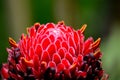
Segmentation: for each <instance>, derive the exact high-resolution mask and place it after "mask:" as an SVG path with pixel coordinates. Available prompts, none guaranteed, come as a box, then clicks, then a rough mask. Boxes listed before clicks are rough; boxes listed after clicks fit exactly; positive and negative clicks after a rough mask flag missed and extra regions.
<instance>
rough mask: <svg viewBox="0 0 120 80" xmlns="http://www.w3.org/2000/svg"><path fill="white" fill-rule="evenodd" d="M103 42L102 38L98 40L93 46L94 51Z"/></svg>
mask: <svg viewBox="0 0 120 80" xmlns="http://www.w3.org/2000/svg"><path fill="white" fill-rule="evenodd" d="M100 42H101V38H98V39H97V40H96V41H95V42H94V43H93V44H92V48H93V49H97V48H98V47H99V45H100Z"/></svg>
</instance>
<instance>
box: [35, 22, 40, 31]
mask: <svg viewBox="0 0 120 80" xmlns="http://www.w3.org/2000/svg"><path fill="white" fill-rule="evenodd" d="M34 27H35V29H36V30H37V29H38V28H39V27H40V23H39V22H37V23H35V24H34Z"/></svg>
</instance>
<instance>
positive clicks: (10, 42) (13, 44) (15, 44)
mask: <svg viewBox="0 0 120 80" xmlns="http://www.w3.org/2000/svg"><path fill="white" fill-rule="evenodd" d="M9 44H10V46H11V47H17V46H18V44H17V43H16V42H15V41H14V40H13V39H12V38H11V37H9Z"/></svg>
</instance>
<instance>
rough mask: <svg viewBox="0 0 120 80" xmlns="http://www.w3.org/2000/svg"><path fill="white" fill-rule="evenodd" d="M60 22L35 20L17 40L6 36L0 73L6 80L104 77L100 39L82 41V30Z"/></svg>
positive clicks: (80, 79) (85, 79)
mask: <svg viewBox="0 0 120 80" xmlns="http://www.w3.org/2000/svg"><path fill="white" fill-rule="evenodd" d="M85 28H86V25H83V26H82V28H81V29H79V30H74V29H73V28H71V27H69V26H66V25H65V24H64V23H63V22H59V23H58V24H54V23H47V24H46V25H44V24H42V25H41V24H39V23H36V24H34V26H32V27H31V28H28V29H27V31H28V34H27V35H24V34H22V36H21V39H20V40H19V42H18V43H16V42H15V41H14V40H13V39H12V38H9V43H10V46H11V48H10V49H8V48H7V51H8V53H9V54H8V62H7V63H5V64H3V67H2V69H1V74H2V78H3V79H7V80H100V79H102V80H107V75H106V76H104V78H103V75H104V70H103V69H102V62H101V56H102V54H101V51H100V48H99V45H100V41H101V39H100V38H98V39H97V40H96V41H94V40H93V38H92V37H90V38H88V39H87V40H84V34H83V33H84V30H85Z"/></svg>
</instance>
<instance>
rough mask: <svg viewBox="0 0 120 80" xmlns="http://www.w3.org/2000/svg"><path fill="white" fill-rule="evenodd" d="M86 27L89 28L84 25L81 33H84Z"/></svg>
mask: <svg viewBox="0 0 120 80" xmlns="http://www.w3.org/2000/svg"><path fill="white" fill-rule="evenodd" d="M86 27H87V24H84V25H83V26H82V27H81V29H80V31H81V33H84V31H85V29H86Z"/></svg>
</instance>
